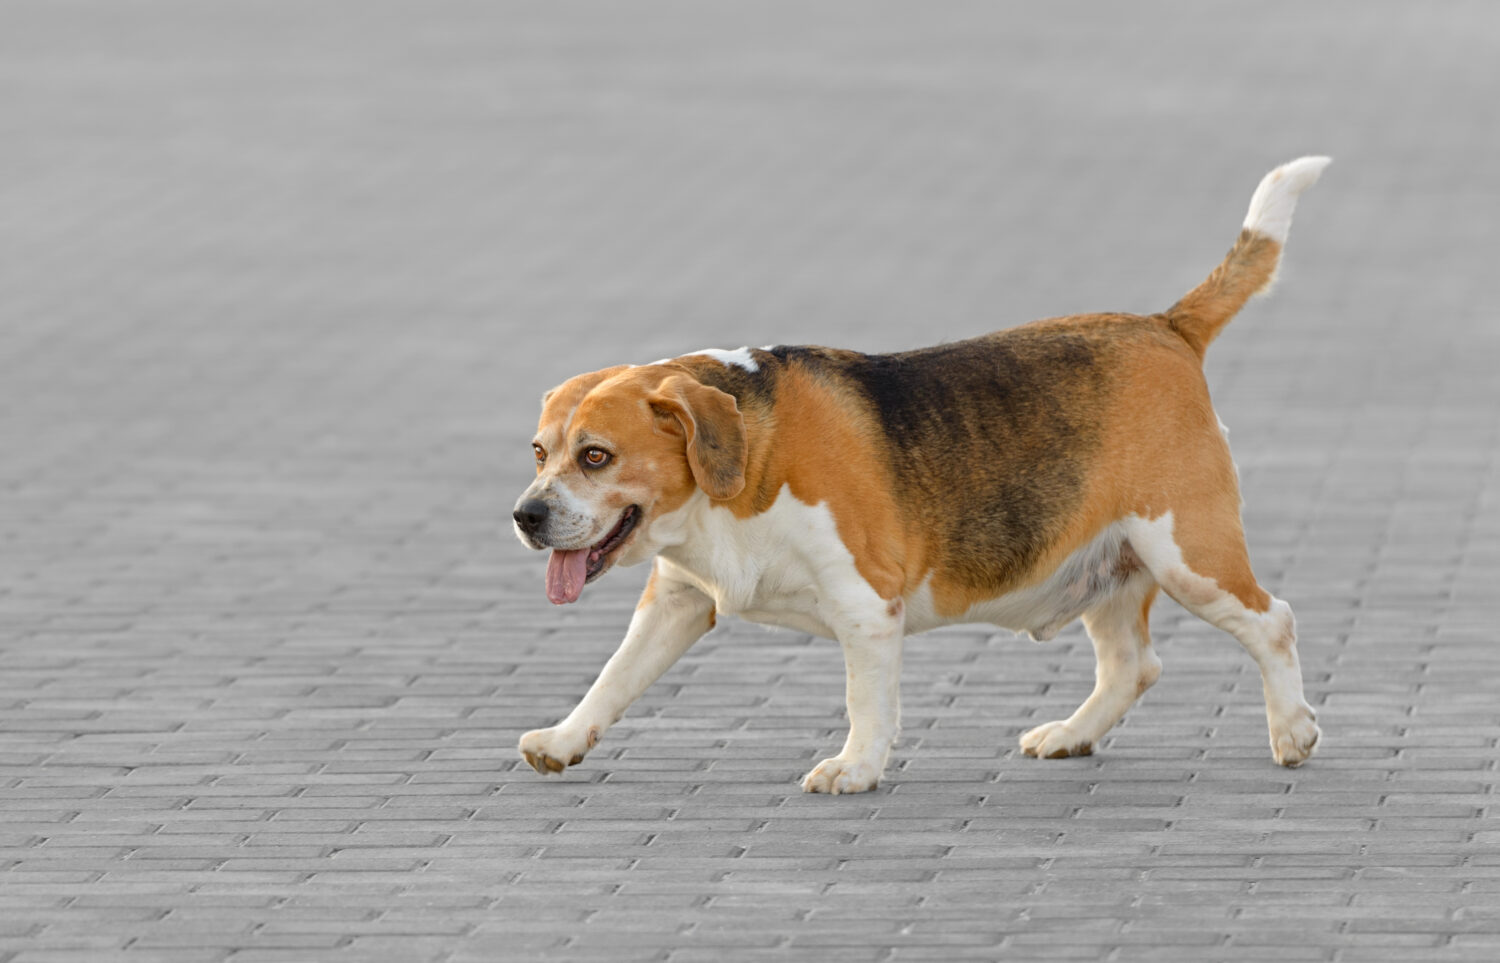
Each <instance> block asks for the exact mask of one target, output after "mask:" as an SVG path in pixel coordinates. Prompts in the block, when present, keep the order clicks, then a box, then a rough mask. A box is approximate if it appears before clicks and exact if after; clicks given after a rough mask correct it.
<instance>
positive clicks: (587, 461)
mask: <svg viewBox="0 0 1500 963" xmlns="http://www.w3.org/2000/svg"><path fill="white" fill-rule="evenodd" d="M583 464H584V466H585V467H588V468H603V467H604V466H605V465H608V464H609V452H607V451H605V450H604V449H603V448H589V449H587V450H586V451H584V453H583Z"/></svg>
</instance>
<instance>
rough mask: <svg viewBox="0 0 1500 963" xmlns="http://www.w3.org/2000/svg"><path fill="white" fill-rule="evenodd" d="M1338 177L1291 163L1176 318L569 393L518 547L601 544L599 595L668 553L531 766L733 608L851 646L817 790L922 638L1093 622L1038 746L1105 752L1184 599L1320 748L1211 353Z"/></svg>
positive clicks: (872, 772)
mask: <svg viewBox="0 0 1500 963" xmlns="http://www.w3.org/2000/svg"><path fill="white" fill-rule="evenodd" d="M1326 164H1327V159H1326V158H1304V159H1302V160H1300V161H1294V162H1292V163H1291V164H1288V165H1285V166H1284V167H1281V168H1278V169H1277V170H1276V171H1273V172H1272V173H1271V174H1269V175H1267V177H1266V178H1265V179H1264V180H1263V181H1262V182H1261V184H1260V186H1259V187H1258V188H1257V190H1256V192H1255V195H1254V197H1253V198H1252V200H1251V204H1250V211H1249V213H1248V214H1247V216H1246V219H1245V222H1244V226H1243V228H1242V231H1241V234H1240V238H1239V240H1238V241H1237V242H1236V243H1235V245H1234V247H1233V248H1232V249H1231V250H1230V253H1229V255H1228V256H1227V257H1226V258H1225V259H1224V261H1223V262H1222V263H1221V264H1220V265H1219V266H1218V267H1217V268H1216V269H1215V270H1214V272H1213V273H1212V274H1210V276H1209V277H1208V279H1207V280H1205V281H1204V282H1203V284H1201V285H1199V286H1198V287H1197V288H1195V289H1194V290H1193V291H1191V292H1189V293H1188V294H1187V295H1185V296H1184V297H1183V298H1182V300H1180V301H1179V302H1177V304H1175V305H1173V306H1172V307H1171V308H1169V309H1167V310H1166V311H1163V312H1161V313H1159V314H1154V315H1127V314H1097V315H1084V316H1076V317H1068V318H1054V319H1050V320H1046V321H1038V322H1033V323H1031V324H1028V325H1022V326H1020V327H1018V328H1014V329H1010V330H1006V331H1000V332H996V333H993V334H989V335H984V336H981V337H978V338H972V339H969V340H967V341H960V342H956V343H952V344H946V345H939V346H936V347H932V348H922V349H918V350H914V351H906V352H899V353H895V354H880V355H867V354H861V353H859V352H855V351H846V350H839V349H832V348H820V347H771V348H757V349H751V348H739V349H735V350H732V351H722V350H716V349H711V350H707V351H700V352H695V353H693V354H689V355H684V356H681V357H679V358H675V359H667V360H664V361H661V362H656V363H654V364H650V365H641V366H638V367H630V366H621V367H616V368H611V369H607V370H605V371H602V372H594V373H592V374H586V375H580V376H578V377H577V378H574V379H572V380H570V381H568V382H566V383H565V384H563V385H561V386H560V387H559V388H557V389H555V390H554V391H552V392H549V393H548V395H547V397H546V398H545V399H544V405H543V414H542V419H541V423H540V425H539V427H538V432H537V436H536V439H535V446H536V450H537V472H538V474H537V479H536V481H535V482H534V483H533V484H532V486H531V487H530V488H528V490H527V492H526V494H524V495H523V496H522V499H521V501H520V502H519V503H518V507H517V512H516V524H517V532H518V534H519V535H521V537H522V538H523V540H524V541H525V542H526V543H527V544H528V545H530V546H531V547H534V548H552V549H554V561H556V559H557V557H558V556H557V552H558V551H561V552H562V553H563V556H562V557H563V559H564V560H565V561H567V560H571V561H573V562H575V563H577V561H578V559H577V558H575V557H574V555H572V554H568V553H579V552H582V551H583V550H585V549H587V551H588V565H587V568H586V570H584V572H583V574H586V576H587V578H588V579H590V580H591V579H593V578H595V577H598V576H600V575H602V574H603V573H604V572H605V571H607V569H608V568H609V567H610V566H612V565H613V564H615V563H617V562H618V563H619V564H634V563H636V562H640V561H644V560H646V559H654V560H655V561H654V571H653V573H652V577H651V581H650V582H649V583H648V586H647V590H646V592H645V594H644V595H643V596H642V598H641V602H640V604H639V606H638V607H637V610H636V615H635V618H634V619H633V620H632V622H631V627H630V631H629V632H628V633H627V635H626V638H625V641H624V643H622V645H621V647H620V650H619V652H617V653H616V655H615V657H614V658H612V659H611V660H610V662H609V664H608V665H607V666H606V667H605V671H604V673H603V674H601V676H600V677H599V680H598V681H597V682H596V683H595V684H594V686H593V687H592V688H591V689H590V690H589V693H588V694H587V696H585V698H584V700H583V701H582V702H581V703H580V704H579V705H578V707H577V708H576V709H575V710H574V711H573V712H572V713H571V714H570V715H569V716H568V717H567V718H566V719H565V720H563V722H562V723H560V724H558V725H557V726H554V727H553V728H551V729H544V730H538V731H536V732H531V733H527V734H526V735H525V736H523V737H522V740H521V749H522V752H523V754H524V755H525V757H526V759H527V761H528V762H530V763H531V764H532V765H533V766H534V767H536V768H537V769H538V770H539V771H543V772H556V771H561V770H562V769H564V768H566V766H568V765H576V764H577V763H578V762H580V761H581V760H582V758H583V756H584V755H585V754H586V753H587V752H588V750H589V749H590V748H592V747H593V745H594V744H595V743H596V742H597V741H598V739H599V737H600V735H601V734H602V733H603V732H604V731H605V730H606V729H607V728H608V727H609V725H611V724H612V723H613V722H614V721H615V720H616V719H618V717H619V715H620V714H621V713H623V712H624V711H625V707H626V706H628V705H629V704H630V702H631V701H633V700H634V699H635V698H636V697H637V696H639V695H640V693H641V692H643V691H644V690H645V688H646V687H647V686H648V685H650V683H651V682H652V681H653V680H654V679H655V678H656V677H657V676H658V675H659V674H660V673H661V672H662V671H665V669H666V668H667V667H669V666H670V665H671V664H672V662H673V661H674V660H675V659H676V658H677V657H678V656H679V655H680V654H681V653H682V652H683V651H685V650H686V648H687V647H688V646H689V645H691V644H692V642H693V641H694V640H696V639H697V638H698V637H699V636H700V635H702V634H703V633H704V632H706V631H707V630H708V628H709V627H711V626H712V625H713V623H714V619H715V616H716V613H727V614H739V615H741V616H743V617H745V618H748V619H751V620H754V621H762V622H768V623H772V624H778V625H785V626H789V627H792V628H795V629H797V630H800V631H807V632H812V633H815V634H819V635H825V636H829V637H831V638H836V639H837V640H838V641H839V642H840V644H841V646H842V647H843V650H844V656H845V661H846V665H847V668H848V674H847V683H848V692H847V703H848V710H849V719H850V733H849V738H848V740H847V741H846V743H845V745H844V748H843V750H842V751H841V752H840V753H839V754H838V755H837V756H834V757H832V758H830V759H826V760H824V761H823V762H822V763H821V764H820V765H818V766H817V767H815V768H814V769H813V771H812V772H810V773H809V774H808V775H807V777H806V779H805V780H804V782H803V786H804V788H805V789H808V790H809V791H815V792H857V791H863V790H866V789H870V788H873V787H874V786H875V785H876V784H877V783H878V781H879V778H880V773H881V770H882V769H883V767H884V764H885V760H886V756H887V754H888V752H889V750H890V746H891V744H892V742H893V741H894V740H895V738H896V732H897V727H898V720H899V686H898V673H899V666H900V655H901V639H902V637H903V636H904V635H907V634H912V633H916V632H921V631H925V630H927V629H930V628H933V627H936V626H938V625H944V624H951V623H955V622H991V623H994V624H997V625H1001V626H1004V627H1007V628H1011V629H1015V630H1017V631H1026V632H1030V633H1031V634H1032V635H1033V636H1035V637H1037V638H1047V637H1050V636H1051V635H1053V634H1055V633H1056V632H1057V631H1058V630H1060V629H1061V628H1062V627H1063V626H1065V625H1066V624H1068V623H1069V622H1071V621H1073V620H1074V619H1077V618H1080V617H1081V618H1082V619H1083V621H1084V624H1085V626H1086V628H1087V629H1088V633H1089V636H1090V638H1091V639H1092V640H1093V642H1094V646H1095V650H1096V653H1097V656H1098V662H1099V666H1098V672H1097V676H1096V683H1095V688H1094V692H1093V693H1092V694H1091V695H1090V696H1089V698H1088V699H1087V700H1086V701H1085V702H1084V704H1083V705H1082V706H1080V707H1079V709H1078V710H1077V711H1076V712H1075V713H1074V714H1073V715H1072V716H1070V717H1069V718H1067V719H1064V720H1059V721H1057V722H1052V723H1047V724H1046V725H1043V726H1038V727H1036V728H1035V729H1032V730H1030V731H1028V732H1027V733H1026V734H1025V735H1023V736H1022V739H1021V748H1022V750H1023V751H1024V752H1025V753H1026V754H1027V755H1033V756H1039V757H1046V758H1057V757H1062V756H1068V755H1083V754H1087V753H1091V752H1093V751H1094V749H1095V747H1096V746H1097V745H1098V743H1099V740H1100V739H1101V738H1102V737H1103V736H1104V734H1105V733H1107V732H1108V731H1109V729H1110V728H1111V727H1112V726H1113V725H1114V724H1115V723H1116V722H1117V721H1118V720H1119V718H1120V717H1121V716H1122V715H1123V714H1124V712H1125V711H1126V710H1127V709H1128V708H1129V707H1130V706H1131V705H1132V704H1133V703H1134V702H1135V700H1136V699H1137V698H1139V696H1140V695H1141V694H1142V693H1144V692H1145V691H1146V689H1148V688H1150V686H1151V685H1152V683H1154V682H1155V681H1156V678H1157V676H1158V675H1159V673H1160V670H1161V663H1160V660H1159V659H1158V658H1157V657H1156V655H1155V653H1154V651H1153V650H1152V648H1151V640H1150V634H1149V627H1148V626H1149V619H1148V616H1149V612H1150V608H1151V604H1152V602H1153V601H1154V599H1155V598H1156V596H1157V594H1158V592H1159V591H1160V590H1165V591H1166V593H1167V594H1168V595H1169V596H1171V597H1172V598H1173V599H1175V600H1176V601H1178V602H1179V603H1181V604H1182V605H1183V606H1184V607H1186V608H1187V609H1188V610H1189V611H1191V612H1193V613H1194V614H1196V615H1198V616H1199V617H1201V618H1203V619H1204V620H1205V621H1208V622H1210V623H1211V624H1213V625H1215V626H1218V627H1219V628H1221V629H1223V630H1225V631H1226V632H1228V633H1230V634H1231V635H1233V636H1234V637H1235V638H1236V639H1237V640H1238V641H1239V642H1240V643H1241V644H1242V645H1243V646H1244V647H1245V649H1246V651H1247V652H1248V653H1249V654H1250V655H1251V656H1252V657H1253V658H1254V659H1255V661H1256V663H1257V665H1258V666H1259V667H1260V670H1261V674H1262V679H1263V681H1264V684H1265V693H1266V711H1267V722H1268V725H1269V729H1270V735H1271V747H1272V755H1273V757H1274V758H1275V759H1276V761H1277V762H1279V763H1282V764H1284V765H1289V766H1291V765H1298V764H1300V763H1301V762H1303V761H1304V760H1306V759H1307V758H1308V756H1309V755H1310V754H1311V753H1312V751H1313V748H1314V747H1315V745H1316V744H1317V741H1318V738H1319V731H1318V728H1317V725H1316V723H1315V717H1314V714H1313V710H1312V708H1311V707H1310V706H1309V705H1308V704H1307V702H1306V699H1305V698H1304V696H1303V693H1302V681H1301V670H1300V667H1299V663H1298V658H1297V649H1296V634H1295V621H1294V620H1293V619H1292V616H1291V610H1290V608H1289V607H1288V606H1287V605H1286V603H1285V602H1281V601H1279V600H1276V599H1274V598H1272V596H1271V595H1270V594H1269V593H1268V592H1266V591H1265V589H1264V588H1262V587H1261V586H1260V584H1259V582H1258V581H1257V579H1256V578H1255V576H1254V573H1253V572H1252V571H1251V568H1250V563H1249V555H1248V552H1247V550H1246V548H1245V543H1244V532H1243V530H1242V527H1241V523H1240V514H1239V511H1240V497H1239V487H1238V475H1237V472H1236V470H1235V467H1234V462H1233V460H1232V459H1231V457H1230V454H1229V448H1228V445H1227V442H1226V440H1225V437H1224V433H1223V431H1222V428H1221V425H1220V423H1219V421H1218V418H1217V416H1216V415H1215V414H1214V411H1213V406H1212V404H1211V402H1210V399H1209V395H1208V388H1207V385H1206V383H1205V382H1204V378H1203V370H1202V359H1203V352H1204V349H1205V348H1206V346H1207V344H1208V343H1209V342H1210V341H1211V340H1212V339H1213V337H1214V336H1215V335H1216V334H1217V333H1218V331H1219V330H1220V329H1222V327H1223V326H1224V325H1225V324H1226V323H1227V322H1228V320H1229V319H1230V318H1231V317H1233V315H1234V314H1235V313H1236V312H1237V311H1239V309H1240V308H1241V307H1242V306H1243V305H1244V303H1245V301H1246V300H1247V299H1248V298H1249V297H1251V296H1252V295H1254V294H1255V293H1257V292H1260V291H1263V290H1264V289H1265V288H1266V287H1267V286H1268V285H1269V284H1270V282H1271V280H1272V278H1273V277H1274V275H1275V272H1276V268H1277V265H1278V263H1279V260H1280V256H1281V250H1282V247H1283V245H1284V243H1285V241H1286V236H1287V230H1288V227H1289V224H1290V218H1291V213H1292V208H1293V206H1294V204H1295V201H1296V198H1297V195H1298V194H1299V193H1300V192H1301V191H1302V190H1303V189H1304V188H1306V187H1307V186H1308V185H1309V184H1311V183H1312V181H1313V180H1315V179H1316V178H1317V175H1318V174H1319V172H1321V170H1322V169H1323V167H1324V166H1325V165H1326ZM626 522H628V524H626ZM574 567H575V568H582V566H581V565H577V564H575V565H574ZM564 574H566V573H564ZM573 574H575V575H577V574H579V573H573ZM554 581H556V582H557V583H558V584H557V585H556V586H553V585H551V584H550V583H549V597H552V598H553V600H554V601H557V602H572V601H574V600H576V599H577V598H578V594H579V592H580V591H581V590H582V585H581V584H578V585H574V584H573V581H568V582H567V583H566V584H563V583H564V580H562V579H560V578H559V579H556V580H554ZM574 581H576V579H575V580H574ZM563 589H566V591H564V590H563Z"/></svg>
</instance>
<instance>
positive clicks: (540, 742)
mask: <svg viewBox="0 0 1500 963" xmlns="http://www.w3.org/2000/svg"><path fill="white" fill-rule="evenodd" d="M598 744H599V727H598V726H590V727H589V728H588V730H587V731H586V732H584V733H583V734H582V735H581V736H580V735H579V734H577V733H574V732H572V731H571V730H567V729H563V728H562V727H561V726H554V727H553V728H551V729H534V730H532V731H531V732H528V733H526V735H524V736H522V737H521V742H520V745H519V746H518V747H517V748H519V749H520V750H521V757H522V758H524V759H525V760H526V763H527V765H529V766H531V768H533V769H535V770H536V771H537V772H539V773H541V774H542V775H544V776H550V775H555V774H556V773H560V772H562V771H563V770H564V769H566V768H568V767H569V766H576V765H578V764H579V763H580V762H583V757H584V756H586V755H588V751H589V750H590V749H592V748H594V746H596V745H598Z"/></svg>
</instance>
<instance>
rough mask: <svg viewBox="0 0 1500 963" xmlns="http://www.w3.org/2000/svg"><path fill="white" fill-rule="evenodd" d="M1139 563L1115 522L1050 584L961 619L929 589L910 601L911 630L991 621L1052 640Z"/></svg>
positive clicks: (997, 600)
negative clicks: (937, 605) (937, 604)
mask: <svg viewBox="0 0 1500 963" xmlns="http://www.w3.org/2000/svg"><path fill="white" fill-rule="evenodd" d="M1138 564H1139V563H1138V562H1136V561H1135V560H1134V553H1133V552H1132V551H1131V549H1130V548H1129V546H1128V545H1126V544H1125V531H1124V527H1123V526H1121V525H1119V524H1115V525H1111V526H1109V527H1108V528H1106V529H1105V530H1104V531H1102V532H1100V533H1099V534H1098V536H1096V537H1095V538H1094V540H1093V541H1091V542H1089V543H1088V544H1087V545H1085V546H1083V547H1082V548H1080V549H1078V551H1076V552H1074V553H1073V554H1072V555H1069V556H1068V557H1067V558H1066V559H1064V560H1063V563H1062V564H1061V565H1059V566H1058V567H1057V570H1056V571H1054V572H1053V573H1052V574H1051V575H1049V576H1048V577H1047V578H1046V580H1045V581H1043V582H1040V583H1039V584H1037V585H1033V586H1030V587H1028V588H1023V589H1019V590H1017V591H1014V592H1007V593H1006V594H1004V595H1001V596H999V597H997V598H993V599H986V600H985V601H983V602H979V603H977V604H975V605H974V606H973V607H972V608H970V609H969V610H968V611H966V612H963V613H961V614H959V615H952V616H944V615H939V614H937V612H936V611H934V609H933V605H932V593H931V591H930V590H929V589H928V588H927V586H925V585H924V586H922V587H921V588H920V589H918V590H917V591H916V592H913V593H912V594H911V596H910V597H908V598H907V600H906V630H907V632H908V633H914V632H925V631H927V630H928V629H934V628H937V627H938V626H940V625H954V624H958V623H964V622H988V623H990V624H992V625H998V626H1000V627H1001V628H1006V629H1010V630H1011V631H1013V632H1026V633H1029V634H1030V635H1031V637H1032V638H1034V639H1036V640H1037V641H1039V642H1040V641H1044V640H1046V639H1050V638H1052V637H1053V636H1054V635H1056V634H1057V633H1058V632H1061V631H1062V630H1063V629H1064V628H1065V627H1066V626H1067V625H1068V624H1069V623H1070V622H1072V621H1073V620H1074V619H1076V618H1078V617H1079V616H1080V615H1082V614H1083V613H1084V612H1086V611H1088V610H1089V609H1091V608H1093V607H1094V606H1095V605H1097V604H1098V603H1100V602H1102V601H1103V600H1104V599H1106V598H1108V597H1109V596H1110V595H1113V594H1114V593H1115V591H1117V590H1118V589H1119V587H1120V583H1121V582H1122V581H1124V579H1125V578H1127V577H1128V576H1129V575H1130V574H1131V573H1132V572H1133V571H1134V569H1135V567H1136V566H1137V565H1138Z"/></svg>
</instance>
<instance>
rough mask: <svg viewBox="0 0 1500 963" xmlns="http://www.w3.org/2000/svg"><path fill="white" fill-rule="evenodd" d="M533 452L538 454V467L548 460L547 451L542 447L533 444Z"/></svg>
mask: <svg viewBox="0 0 1500 963" xmlns="http://www.w3.org/2000/svg"><path fill="white" fill-rule="evenodd" d="M531 450H532V451H533V452H534V453H535V454H536V463H537V464H538V465H540V464H541V463H542V462H544V461H546V460H547V449H545V448H543V447H542V446H541V445H536V444H533V445H532V446H531Z"/></svg>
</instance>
